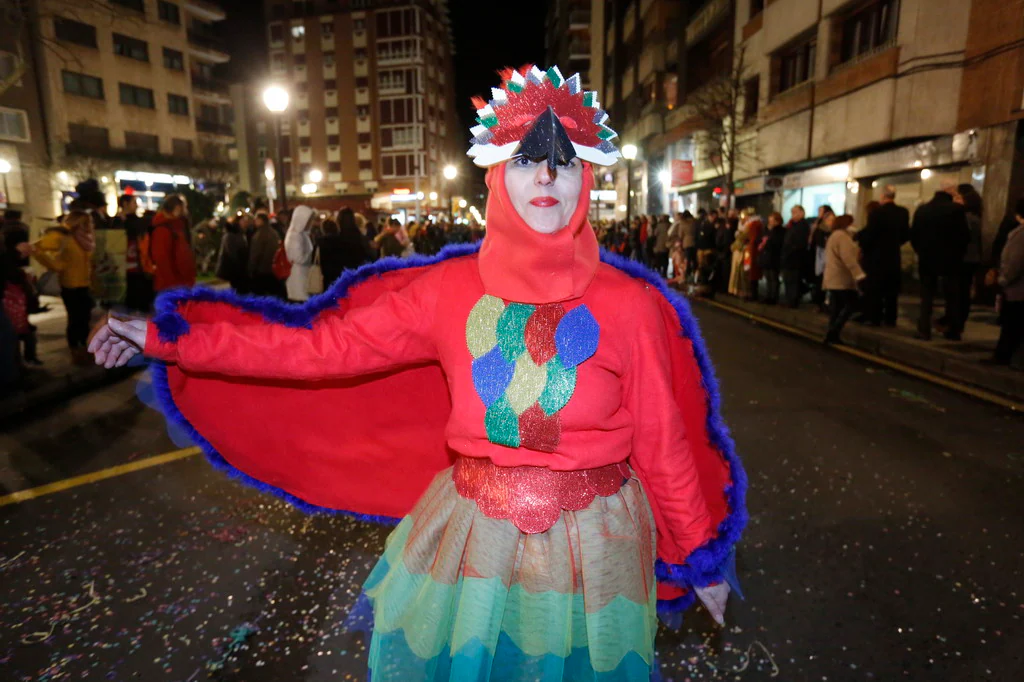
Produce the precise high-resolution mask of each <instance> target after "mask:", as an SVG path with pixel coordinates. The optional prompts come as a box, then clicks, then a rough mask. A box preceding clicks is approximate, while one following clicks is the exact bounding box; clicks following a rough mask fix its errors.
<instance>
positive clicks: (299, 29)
mask: <svg viewBox="0 0 1024 682" xmlns="http://www.w3.org/2000/svg"><path fill="white" fill-rule="evenodd" d="M292 38H293V39H294V40H295V41H301V40H305V38H306V27H305V25H304V24H292Z"/></svg>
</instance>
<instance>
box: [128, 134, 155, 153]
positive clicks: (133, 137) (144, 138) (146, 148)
mask: <svg viewBox="0 0 1024 682" xmlns="http://www.w3.org/2000/svg"><path fill="white" fill-rule="evenodd" d="M124 146H125V147H127V148H128V149H136V150H138V151H142V152H147V153H149V154H159V153H160V138H159V137H157V136H156V135H150V134H149V133H133V132H130V131H126V132H125V134H124Z"/></svg>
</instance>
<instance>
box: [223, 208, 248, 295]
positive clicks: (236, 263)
mask: <svg viewBox="0 0 1024 682" xmlns="http://www.w3.org/2000/svg"><path fill="white" fill-rule="evenodd" d="M245 232H246V227H245V226H244V224H243V222H242V221H241V220H240V219H239V220H229V221H227V223H226V224H225V226H224V236H223V237H222V238H221V241H220V254H219V255H218V256H217V277H219V278H221V279H222V280H225V281H226V282H228V283H229V284H230V285H231V288H232V289H234V290H235V291H237V292H238V293H240V294H246V293H248V292H249V241H248V240H247V239H246V238H245Z"/></svg>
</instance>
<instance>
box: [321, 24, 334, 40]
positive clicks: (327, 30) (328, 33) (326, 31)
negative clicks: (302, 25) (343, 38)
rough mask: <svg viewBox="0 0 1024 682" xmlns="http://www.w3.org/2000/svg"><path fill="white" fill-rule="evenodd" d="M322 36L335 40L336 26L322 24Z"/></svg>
mask: <svg viewBox="0 0 1024 682" xmlns="http://www.w3.org/2000/svg"><path fill="white" fill-rule="evenodd" d="M320 35H322V36H323V37H324V38H333V37H334V24H320Z"/></svg>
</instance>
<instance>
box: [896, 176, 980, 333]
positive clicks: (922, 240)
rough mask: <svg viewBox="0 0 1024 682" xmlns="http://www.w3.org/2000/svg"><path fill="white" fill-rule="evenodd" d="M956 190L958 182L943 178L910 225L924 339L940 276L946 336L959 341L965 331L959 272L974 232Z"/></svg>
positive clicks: (928, 327) (928, 330)
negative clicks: (919, 279) (919, 291)
mask: <svg viewBox="0 0 1024 682" xmlns="http://www.w3.org/2000/svg"><path fill="white" fill-rule="evenodd" d="M955 193H956V183H954V182H952V181H948V180H947V181H944V182H943V183H942V185H941V187H940V189H939V191H938V192H936V193H935V196H934V197H933V198H932V200H931V201H929V202H928V203H926V204H923V205H921V206H919V207H918V209H917V211H915V212H914V222H913V224H912V225H911V228H910V243H911V244H912V245H913V246H914V251H916V252H917V256H918V268H919V272H920V276H921V316H920V318H919V319H918V322H917V337H918V338H920V339H924V340H929V339H931V336H932V304H933V301H934V299H935V293H936V291H937V289H938V283H939V279H940V278H941V280H942V288H943V292H944V294H945V298H946V316H947V321H948V323H949V327H948V328H947V330H946V332H945V334H944V335H943V336H945V337H946V338H947V339H950V340H951V341H959V340H960V335H961V332H963V328H962V325H961V323H960V321H961V313H960V305H961V303H960V300H959V298H960V297H959V293H960V287H959V286H958V282H957V275H958V274H959V272H960V268H961V266H962V264H963V261H964V254H965V253H966V252H967V245H968V243H969V242H970V236H971V233H970V229H969V228H968V226H967V215H966V213H965V211H964V208H963V206H960V205H958V204H957V203H955V202H954V201H953V196H954V194H955Z"/></svg>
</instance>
